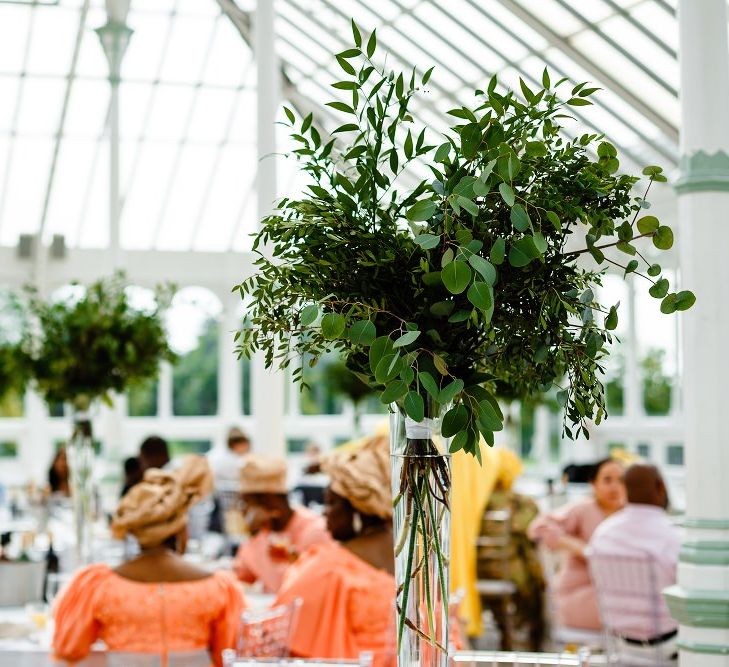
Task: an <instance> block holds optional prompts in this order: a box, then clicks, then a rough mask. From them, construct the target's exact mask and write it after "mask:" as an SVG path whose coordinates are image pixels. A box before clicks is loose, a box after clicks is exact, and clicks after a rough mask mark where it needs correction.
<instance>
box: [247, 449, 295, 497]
mask: <svg viewBox="0 0 729 667" xmlns="http://www.w3.org/2000/svg"><path fill="white" fill-rule="evenodd" d="M240 492H241V493H276V494H283V495H286V494H287V493H288V487H287V485H286V461H285V460H284V459H282V458H281V457H279V456H259V455H257V454H248V455H247V456H246V457H245V462H244V463H243V465H242V467H241V469H240Z"/></svg>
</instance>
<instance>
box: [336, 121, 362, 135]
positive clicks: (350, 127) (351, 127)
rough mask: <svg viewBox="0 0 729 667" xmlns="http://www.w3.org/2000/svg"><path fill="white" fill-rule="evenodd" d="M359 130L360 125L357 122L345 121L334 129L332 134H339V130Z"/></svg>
mask: <svg viewBox="0 0 729 667" xmlns="http://www.w3.org/2000/svg"><path fill="white" fill-rule="evenodd" d="M357 130H359V125H357V124H356V123H345V124H344V125H340V126H339V127H338V128H337V129H336V130H334V131H333V132H332V134H337V132H355V131H357Z"/></svg>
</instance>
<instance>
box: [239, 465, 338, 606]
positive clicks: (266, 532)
mask: <svg viewBox="0 0 729 667" xmlns="http://www.w3.org/2000/svg"><path fill="white" fill-rule="evenodd" d="M241 495H242V498H243V504H244V513H245V520H246V523H247V525H248V529H249V531H250V533H251V538H250V539H249V540H248V541H247V542H244V543H243V544H241V546H240V548H239V549H238V553H237V554H236V557H235V562H234V564H233V569H234V571H235V573H236V575H237V576H238V579H240V580H241V581H243V582H246V583H249V584H253V583H255V582H259V581H260V582H261V584H262V585H263V590H264V591H265V592H266V593H277V592H278V590H279V588H280V587H281V582H282V581H283V577H284V573H285V572H286V570H287V569H288V568H289V566H290V565H291V563H293V562H294V561H295V560H296V559H297V558H298V557H299V555H300V554H302V553H303V552H304V551H306V550H307V549H308V548H309V547H311V546H313V545H315V544H328V543H329V542H331V539H332V538H331V535H330V534H329V533H328V531H327V528H326V523H325V521H324V519H323V517H321V516H318V515H317V514H315V513H314V512H312V511H310V510H308V509H306V508H303V507H297V508H292V507H291V505H290V504H289V500H288V488H287V485H286V461H284V459H282V458H274V457H265V456H257V455H253V454H250V455H249V456H248V457H247V459H246V461H245V463H244V464H243V466H242V468H241Z"/></svg>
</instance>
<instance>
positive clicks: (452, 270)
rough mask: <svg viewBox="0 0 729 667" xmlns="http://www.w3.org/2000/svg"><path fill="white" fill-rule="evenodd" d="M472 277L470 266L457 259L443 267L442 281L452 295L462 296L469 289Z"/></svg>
mask: <svg viewBox="0 0 729 667" xmlns="http://www.w3.org/2000/svg"><path fill="white" fill-rule="evenodd" d="M472 275H473V274H472V273H471V269H470V268H469V266H468V264H466V262H462V261H461V260H458V259H457V260H454V261H453V262H450V263H449V264H447V265H446V266H445V267H443V270H442V271H441V280H442V281H443V285H445V287H446V289H447V290H448V291H449V292H450V293H451V294H460V293H461V292H463V291H465V289H466V287H468V284H469V283H470V282H471V277H472Z"/></svg>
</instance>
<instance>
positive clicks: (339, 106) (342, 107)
mask: <svg viewBox="0 0 729 667" xmlns="http://www.w3.org/2000/svg"><path fill="white" fill-rule="evenodd" d="M326 106H328V107H331V108H332V109H336V110H337V111H342V112H344V113H351V114H353V113H354V109H352V107H351V106H349V104H345V103H344V102H327V103H326Z"/></svg>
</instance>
